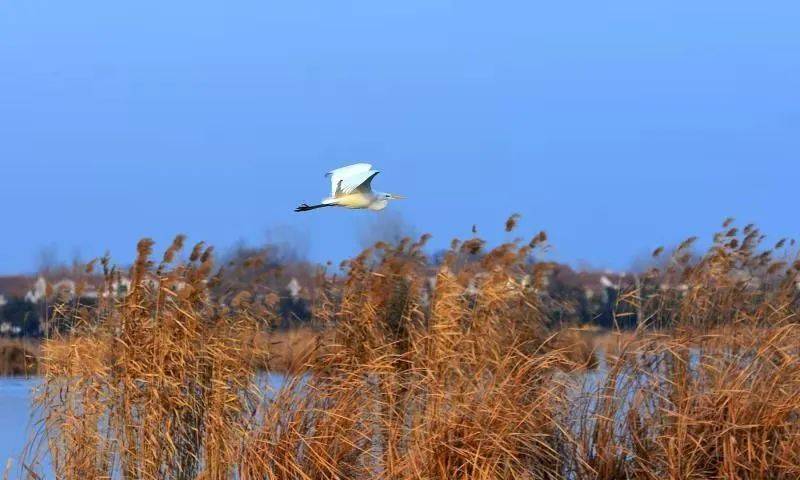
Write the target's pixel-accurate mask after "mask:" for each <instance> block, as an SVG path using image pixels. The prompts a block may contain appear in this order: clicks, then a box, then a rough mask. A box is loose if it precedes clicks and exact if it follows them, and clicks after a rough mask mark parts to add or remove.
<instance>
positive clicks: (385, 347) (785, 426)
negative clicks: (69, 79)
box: [38, 217, 800, 479]
mask: <svg viewBox="0 0 800 480" xmlns="http://www.w3.org/2000/svg"><path fill="white" fill-rule="evenodd" d="M516 220H517V217H512V219H510V221H511V225H510V227H511V228H513V227H514V226H515V225H514V224H515V223H516ZM715 238H716V241H715V244H714V245H713V246H712V247H711V248H710V250H709V251H708V252H707V253H706V254H705V255H702V256H698V255H696V254H694V253H692V252H691V248H692V247H691V245H692V244H693V242H694V240H693V239H689V240H688V241H686V242H684V244H682V245H681V246H679V247H678V248H677V249H676V250H675V251H674V252H673V254H672V256H671V258H670V259H669V262H668V263H667V266H666V267H665V268H663V269H661V270H657V269H653V270H651V271H649V272H648V273H647V274H646V275H644V276H642V277H641V278H637V281H636V283H635V284H631V285H624V286H623V290H622V291H621V292H620V294H619V305H618V308H617V309H616V312H615V315H618V316H620V317H621V316H630V315H636V316H637V319H638V327H637V329H636V331H634V332H629V333H622V332H616V333H615V334H614V335H606V336H600V335H599V334H598V333H597V332H592V331H589V330H586V329H585V328H575V327H570V328H566V327H560V328H553V327H552V325H553V322H552V319H550V318H548V317H547V314H546V311H547V310H546V308H544V304H543V302H544V301H545V300H546V298H545V297H546V289H545V288H544V284H545V282H546V278H547V271H548V266H547V264H542V263H535V262H532V261H531V258H532V257H531V253H532V249H534V248H545V247H546V241H547V237H546V235H545V234H544V233H541V234H538V235H536V236H535V237H534V239H533V240H531V241H530V242H529V243H522V244H520V243H516V242H515V243H508V244H503V245H500V246H498V247H496V248H494V249H492V250H490V251H485V250H484V248H485V243H484V242H483V241H482V240H480V239H477V238H474V239H470V240H468V241H466V242H463V243H461V242H453V248H452V249H451V250H450V251H449V252H448V253H447V255H446V256H445V258H444V261H443V262H442V263H441V264H440V265H436V266H432V265H430V264H429V263H428V260H427V258H426V256H425V255H423V253H422V249H423V247H424V242H425V240H426V239H421V240H420V241H418V242H412V241H411V240H404V241H402V242H400V243H399V244H398V245H387V244H378V245H376V246H375V247H374V248H372V249H369V250H367V251H365V252H363V253H362V254H360V255H359V256H358V257H356V258H354V259H352V260H351V261H349V262H347V264H346V265H345V269H346V275H345V277H344V278H343V279H336V278H333V277H327V276H321V277H320V278H319V279H318V284H317V285H315V286H314V288H315V292H316V294H315V299H314V318H315V321H316V322H317V323H318V324H319V325H320V326H321V327H322V328H324V329H325V332H326V333H324V334H319V333H317V332H313V333H308V332H306V333H303V334H301V335H297V336H295V337H292V336H291V334H283V337H282V338H281V337H280V336H273V337H269V336H265V335H264V334H263V333H262V334H259V333H258V332H259V331H262V330H263V329H264V328H266V327H267V326H268V325H269V324H270V323H272V322H273V321H274V319H275V318H276V317H275V310H274V308H275V301H274V298H272V297H270V296H269V295H268V296H266V297H258V296H251V295H248V294H247V293H246V292H242V293H240V294H238V295H237V297H236V298H235V299H233V300H231V301H230V302H227V301H226V302H220V301H219V300H218V299H215V298H213V297H212V296H211V295H210V294H209V288H213V285H214V282H215V278H214V277H213V276H212V266H211V254H210V251H209V250H207V249H205V248H204V247H203V246H202V245H201V246H199V247H196V248H195V250H194V251H193V253H192V255H191V257H190V261H189V262H188V263H186V264H175V265H173V264H172V260H173V258H172V257H175V256H176V255H175V253H176V251H177V250H178V249H179V248H180V243H182V239H180V241H176V246H175V247H174V248H173V249H170V252H171V253H170V254H169V258H165V260H164V261H163V262H162V263H161V264H159V265H154V264H153V263H152V262H151V260H150V250H151V243H150V242H147V241H143V242H142V243H140V248H139V257H138V259H137V262H136V263H135V265H134V267H133V271H132V275H131V277H132V279H133V284H132V289H131V291H130V293H129V294H128V295H127V296H126V297H124V298H114V297H113V296H108V297H104V301H103V302H101V304H100V305H98V306H97V307H96V308H93V309H84V310H82V311H80V312H69V315H67V312H65V313H64V315H65V317H66V316H69V317H70V320H69V322H68V323H69V325H70V328H69V329H67V330H64V331H65V332H66V333H63V334H60V335H59V336H58V337H57V338H55V339H53V340H48V341H47V342H45V344H44V346H43V351H44V356H43V361H42V363H43V372H44V385H43V387H42V391H41V394H40V396H39V399H38V402H39V405H40V406H41V407H42V409H43V412H44V422H45V423H44V426H45V430H44V432H43V438H44V440H45V443H46V445H47V446H48V448H49V452H50V454H51V456H52V458H53V464H54V468H55V473H56V474H57V476H58V477H59V478H64V479H78V478H103V477H109V476H116V477H121V478H126V479H127V478H131V479H155V478H176V479H201V478H202V479H223V478H240V479H256V478H258V479H263V478H270V479H334V478H348V479H351V478H352V479H361V478H387V479H389V478H392V479H405V478H408V479H410V478H427V479H450V478H485V479H489V478H521V479H539V478H541V479H550V478H552V479H555V478H569V479H590V478H591V479H596V478H599V479H622V478H652V479H656V478H676V479H678V478H680V479H683V478H697V479H700V478H752V479H757V478H759V479H760V478H774V479H793V478H798V477H800V361H799V360H798V359H800V352H799V351H798V349H800V347H799V346H800V326H798V319H797V309H798V288H797V280H798V270H799V269H800V264H798V263H796V262H795V259H794V258H790V255H789V254H788V253H787V252H785V251H784V252H774V251H770V250H764V249H762V248H760V246H759V242H760V240H761V234H760V232H758V230H757V229H755V227H753V226H747V227H745V228H743V229H741V230H739V229H736V230H734V229H733V228H732V222H726V225H725V230H724V231H723V232H720V234H718V235H717V236H716V237H715ZM779 243H780V242H779ZM784 246H785V243H780V245H779V246H777V248H781V247H784ZM659 254H661V252H659ZM104 265H105V266H106V268H107V272H106V273H107V277H108V278H111V277H113V275H114V272H113V271H112V270H111V269H110V267H109V266H108V262H105V263H104ZM109 282H110V280H109ZM259 298H260V299H259ZM273 335H275V334H273ZM278 335H280V334H278ZM254 339H256V340H254ZM280 349H284V350H292V351H294V352H298V353H292V354H291V355H284V357H286V358H290V357H291V358H296V359H299V360H297V361H295V362H293V363H292V364H291V365H286V366H284V367H283V368H284V369H285V370H286V371H288V372H291V373H294V375H289V376H288V377H286V379H285V381H284V383H283V385H282V386H281V387H280V388H278V389H277V390H270V389H269V388H265V387H264V386H263V381H262V380H263V377H262V376H260V375H259V374H258V366H259V365H263V364H266V365H268V366H272V367H273V368H275V367H276V365H274V359H275V358H276V357H275V354H276V353H278V350H280ZM270 360H272V361H273V364H271V363H270ZM301 363H302V364H303V365H300V364H301ZM587 366H589V367H594V366H596V367H597V369H596V370H591V371H587V370H586V369H585V367H587Z"/></svg>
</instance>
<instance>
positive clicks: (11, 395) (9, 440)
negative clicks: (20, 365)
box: [0, 377, 39, 478]
mask: <svg viewBox="0 0 800 480" xmlns="http://www.w3.org/2000/svg"><path fill="white" fill-rule="evenodd" d="M38 382H39V381H38V379H36V378H15V377H0V462H2V468H1V469H0V470H2V471H5V470H6V469H8V473H9V476H8V477H9V478H19V467H20V466H19V457H20V454H21V453H22V451H23V449H24V448H25V444H26V443H27V442H28V439H29V438H30V435H31V433H32V432H33V428H34V427H35V425H34V424H33V422H32V419H31V409H30V403H31V397H32V390H33V388H34V387H36V385H38ZM9 462H10V463H9Z"/></svg>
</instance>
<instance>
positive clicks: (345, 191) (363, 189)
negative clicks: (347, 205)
mask: <svg viewBox="0 0 800 480" xmlns="http://www.w3.org/2000/svg"><path fill="white" fill-rule="evenodd" d="M379 173H381V172H380V170H368V171H366V172H359V173H356V174H354V175H351V176H349V177H347V178H344V179H342V183H340V184H339V191H338V194H339V195H350V194H351V193H356V192H358V193H372V179H373V178H375V175H377V174H379Z"/></svg>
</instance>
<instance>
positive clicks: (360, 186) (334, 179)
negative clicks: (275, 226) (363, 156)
mask: <svg viewBox="0 0 800 480" xmlns="http://www.w3.org/2000/svg"><path fill="white" fill-rule="evenodd" d="M379 173H380V172H379V171H378V170H373V169H372V165H370V164H369V163H356V164H353V165H348V166H346V167H342V168H337V169H336V170H331V171H330V172H328V173H327V174H325V176H326V177H330V179H331V196H330V197H328V198H326V199H324V200H322V203H320V204H318V205H308V204H305V203H304V204H302V205H300V206H299V207H297V208H295V209H294V211H295V212H307V211H309V210H314V209H316V208H322V207H345V208H368V209H370V210H375V211H378V210H383V209H384V208H386V206H387V205H388V204H389V200H400V199H402V198H404V197H403V196H401V195H394V194H391V193H384V192H373V191H372V179H373V178H375V175H377V174H379Z"/></svg>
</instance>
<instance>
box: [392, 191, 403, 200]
mask: <svg viewBox="0 0 800 480" xmlns="http://www.w3.org/2000/svg"><path fill="white" fill-rule="evenodd" d="M391 195H392V196H391V199H392V200H405V199H406V197H405V196H403V195H395V194H394V193H392V194H391Z"/></svg>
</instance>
